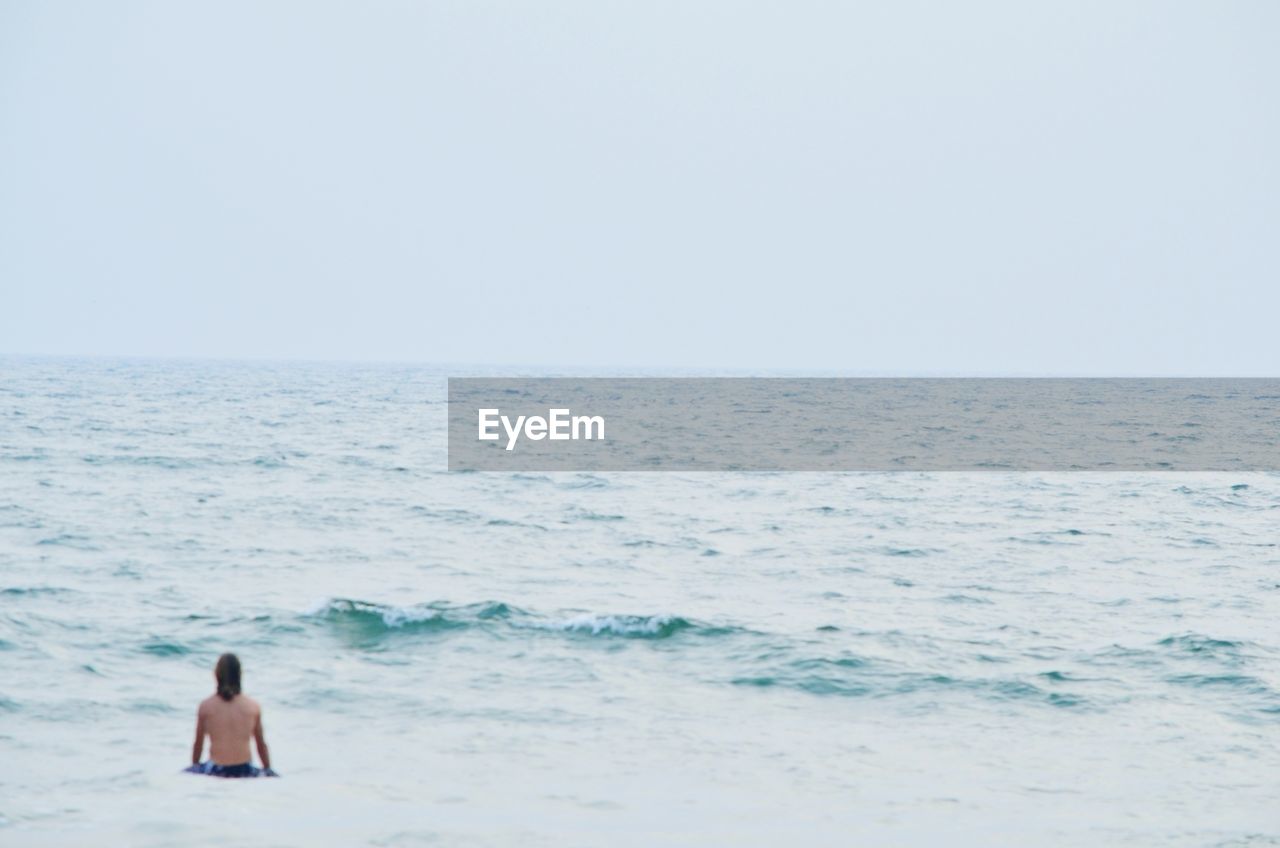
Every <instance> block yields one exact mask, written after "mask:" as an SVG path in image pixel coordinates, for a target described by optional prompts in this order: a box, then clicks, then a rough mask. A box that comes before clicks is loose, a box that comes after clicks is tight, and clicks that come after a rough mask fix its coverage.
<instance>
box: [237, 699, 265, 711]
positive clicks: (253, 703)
mask: <svg viewBox="0 0 1280 848" xmlns="http://www.w3.org/2000/svg"><path fill="white" fill-rule="evenodd" d="M236 700H237V701H241V702H243V703H244V709H247V710H251V711H253V712H255V713H260V712H262V705H261V704H259V703H258V701H257V699H255V698H250V697H249V696H248V695H240V696H239V697H237V698H236Z"/></svg>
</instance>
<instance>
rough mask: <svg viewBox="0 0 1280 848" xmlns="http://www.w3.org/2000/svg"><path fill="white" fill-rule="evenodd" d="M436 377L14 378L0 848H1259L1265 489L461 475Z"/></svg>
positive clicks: (1182, 477)
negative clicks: (238, 707)
mask: <svg viewBox="0 0 1280 848" xmlns="http://www.w3.org/2000/svg"><path fill="white" fill-rule="evenodd" d="M445 376H446V372H445V371H444V370H443V369H439V368H430V367H408V366H404V367H399V366H390V365H388V366H355V365H322V364H288V365H285V364H281V365H270V364H243V363H239V364H238V363H192V362H171V363H163V362H141V361H123V360H121V361H111V360H93V361H76V360H55V359H17V358H6V359H0V844H2V845H23V846H39V845H86V844H102V845H106V844H127V845H138V846H152V845H154V846H161V845H184V846H185V845H219V846H222V845H228V844H237V843H239V844H246V845H248V844H252V845H258V844H263V845H300V846H301V845H308V846H309V845H333V846H352V845H378V846H400V845H405V846H409V845H521V846H536V845H583V846H600V845H611V846H616V845H728V844H733V845H761V846H766V845H767V846H775V845H779V844H792V845H840V846H846V845H911V846H914V845H919V846H938V845H974V846H979V845H981V846H988V845H1019V846H1029V845H1080V846H1096V845H1160V846H1169V845H1212V846H1255V845H1258V846H1260V845H1280V804H1278V803H1277V798H1278V797H1280V548H1277V542H1278V540H1280V477H1278V476H1277V475H1272V474H1260V473H1242V474H1230V475H1228V474H1161V473H1126V474H1121V473H1116V474H1071V473H1059V474H1034V473H1024V474H926V473H904V474H801V473H769V474H764V473H761V474H731V473H715V474H694V473H685V474H682V473H648V474H645V473H635V474H622V473H619V474H581V473H554V474H479V473H457V474H449V473H446V472H444V471H443V470H442V469H443V468H444V467H445V450H446V445H445V379H444V378H445ZM226 650H233V651H236V652H237V653H238V654H239V655H240V657H241V659H242V660H243V662H244V668H245V690H246V691H247V692H248V693H250V694H252V695H254V696H256V697H257V698H258V699H259V700H260V701H261V702H262V703H263V705H264V710H265V726H266V731H267V738H268V741H269V742H270V744H271V748H272V754H273V759H274V761H275V763H274V764H275V766H276V768H277V769H278V770H279V771H280V772H281V773H282V774H284V778H283V779H281V780H278V781H265V780H259V781H219V780H215V779H212V778H203V777H195V776H192V775H185V774H181V773H180V772H179V770H180V769H181V768H182V767H183V766H185V765H186V764H187V762H188V759H189V751H190V746H191V739H192V731H193V728H194V713H195V707H196V704H197V703H198V702H199V701H200V699H202V698H204V697H205V696H207V695H208V694H210V693H211V692H212V689H213V681H212V666H213V662H214V660H215V659H216V657H217V656H218V654H219V653H220V652H222V651H226Z"/></svg>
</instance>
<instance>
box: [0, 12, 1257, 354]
mask: <svg viewBox="0 0 1280 848" xmlns="http://www.w3.org/2000/svg"><path fill="white" fill-rule="evenodd" d="M1277 43H1280V3H1275V2H1270V0H1259V1H1258V2H1238V1H1237V0H1224V2H1194V3H1188V2H1168V1H1166V2H1143V0H1126V2H1120V3H1117V2H1111V0H1108V2H1089V0H1085V2H1036V3H1027V2H1022V0H1018V1H1017V2H989V0H973V2H966V3H950V2H941V0H935V2H929V3H923V2H913V0H902V2H892V3H887V2H858V0H846V2H819V0H785V1H784V0H778V1H777V2H770V3H758V2H749V0H729V2H722V1H721V0H644V2H632V0H608V2H601V0H580V2H563V0H547V1H546V2H527V0H506V1H505V2H495V0H454V1H452V2H435V0H418V2H390V1H389V0H371V1H370V2H361V3H350V2H342V3H326V2H316V1H315V0H308V1H307V2H285V0H271V1H270V2H222V3H217V4H212V3H188V2H156V3H144V2H132V0H126V1H125V2H109V3H106V2H99V1H98V0H94V1H93V2H72V1H71V0H57V2H48V1H47V0H4V2H3V3H0V353H9V354H66V355H84V354H89V355H100V356H108V355H134V356H155V357H216V358H268V359H323V360H360V361H364V360H391V361H410V362H430V363H493V364H519V365H567V366H573V365H579V366H588V365H589V366H593V367H595V366H626V367H635V368H654V369H663V368H673V367H686V368H704V367H705V368H739V369H760V370H765V369H783V370H785V369H791V370H800V371H803V370H806V369H818V370H839V371H848V372H853V373H892V374H904V375H906V374H938V373H947V374H1020V375H1025V374H1042V375H1070V374H1078V375H1206V376H1207V375H1237V376H1249V375H1260V376H1278V375H1280V341H1277V339H1278V338H1280V333H1277V316H1280V167H1278V165H1277V160H1278V159H1280V94H1278V92H1280V50H1277V49H1276V45H1277Z"/></svg>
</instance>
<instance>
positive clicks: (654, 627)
mask: <svg viewBox="0 0 1280 848" xmlns="http://www.w3.org/2000/svg"><path fill="white" fill-rule="evenodd" d="M697 628H698V625H697V624H694V623H693V622H692V621H690V620H689V619H687V618H681V617H680V616H676V615H591V614H585V615H578V616H574V617H572V618H567V619H564V620H563V621H556V622H548V623H547V624H545V625H543V629H546V630H561V631H564V632H566V633H587V634H590V635H592V636H622V637H626V638H632V639H637V638H638V639H668V638H670V637H672V636H674V635H676V634H677V633H680V632H681V631H684V630H692V629H697Z"/></svg>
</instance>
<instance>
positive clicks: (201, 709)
mask: <svg viewBox="0 0 1280 848" xmlns="http://www.w3.org/2000/svg"><path fill="white" fill-rule="evenodd" d="M217 701H218V696H217V695H210V696H209V697H207V698H205V699H204V700H203V701H201V702H200V706H198V707H196V712H197V713H199V714H200V715H204V714H205V713H207V712H209V710H210V709H212V708H213V707H214V706H216V705H217Z"/></svg>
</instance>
